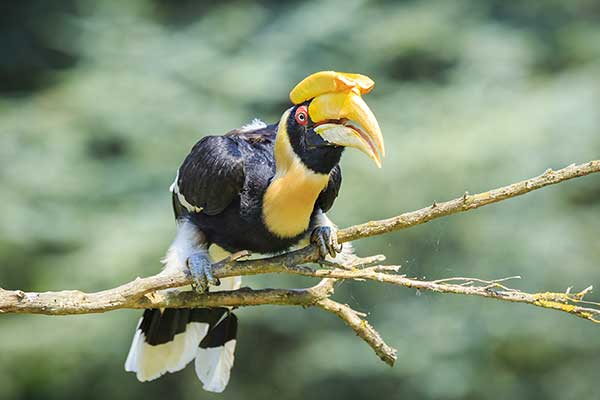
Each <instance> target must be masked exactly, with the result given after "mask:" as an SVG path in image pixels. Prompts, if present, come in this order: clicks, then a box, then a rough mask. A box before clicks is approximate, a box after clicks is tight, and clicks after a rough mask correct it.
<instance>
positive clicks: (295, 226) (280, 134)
mask: <svg viewBox="0 0 600 400" xmlns="http://www.w3.org/2000/svg"><path fill="white" fill-rule="evenodd" d="M289 113H290V111H289V110H288V111H286V112H285V113H284V114H283V116H282V117H281V121H279V127H278V129H277V138H276V139H275V164H276V173H275V176H274V177H273V180H272V181H271V184H270V185H269V187H268V188H267V191H266V192H265V195H264V198H263V221H264V223H265V226H266V227H267V229H268V230H269V231H270V232H271V233H273V234H275V235H277V236H279V237H282V238H289V237H294V236H296V235H299V234H300V233H302V232H304V231H305V230H306V229H307V228H308V225H309V223H310V216H311V214H312V212H313V209H314V206H315V202H316V201H317V197H319V194H320V193H321V191H322V190H323V189H325V187H326V186H327V183H328V182H329V175H327V174H318V173H316V172H313V171H311V170H310V169H308V168H307V167H306V166H305V165H304V164H303V163H302V161H301V160H300V158H299V157H298V156H297V155H296V153H294V151H293V149H292V145H291V144H290V140H289V137H288V135H287V119H288V116H289Z"/></svg>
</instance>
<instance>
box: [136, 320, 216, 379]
mask: <svg viewBox="0 0 600 400" xmlns="http://www.w3.org/2000/svg"><path fill="white" fill-rule="evenodd" d="M207 331H208V324H205V323H201V322H192V323H189V324H188V325H187V327H186V330H185V332H182V333H178V334H177V335H175V337H174V338H173V340H172V341H170V342H168V343H163V344H160V345H157V346H152V345H149V344H148V343H146V342H145V339H146V338H145V336H144V334H143V333H142V331H140V330H139V329H138V330H137V331H136V333H135V336H134V338H133V343H132V344H131V349H130V350H129V355H128V356H127V361H126V362H125V371H128V372H135V373H136V376H137V378H138V380H139V381H141V382H145V381H151V380H153V379H156V378H158V377H160V376H161V375H164V374H165V373H167V372H177V371H179V370H181V369H183V368H184V367H185V366H186V365H187V364H188V363H189V362H190V361H192V360H193V359H194V357H196V354H197V349H198V346H199V345H200V342H201V341H202V339H203V338H204V336H205V335H206V332H207Z"/></svg>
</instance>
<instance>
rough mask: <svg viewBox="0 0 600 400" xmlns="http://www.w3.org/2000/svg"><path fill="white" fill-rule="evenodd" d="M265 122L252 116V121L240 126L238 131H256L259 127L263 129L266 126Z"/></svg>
mask: <svg viewBox="0 0 600 400" xmlns="http://www.w3.org/2000/svg"><path fill="white" fill-rule="evenodd" d="M266 127H267V124H265V123H264V122H263V121H261V120H260V119H258V118H254V119H253V120H252V122H250V123H249V124H246V125H244V126H242V127H241V128H240V129H239V131H240V132H251V131H257V130H259V129H263V128H266Z"/></svg>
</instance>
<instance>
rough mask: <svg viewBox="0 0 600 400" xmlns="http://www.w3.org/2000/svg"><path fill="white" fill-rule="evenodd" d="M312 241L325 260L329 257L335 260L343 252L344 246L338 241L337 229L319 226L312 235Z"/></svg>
mask: <svg viewBox="0 0 600 400" xmlns="http://www.w3.org/2000/svg"><path fill="white" fill-rule="evenodd" d="M310 241H311V243H315V244H316V245H317V247H318V248H319V253H320V255H321V258H323V259H324V258H325V257H326V256H328V255H329V256H331V257H333V258H335V256H336V255H337V254H338V253H341V252H342V245H341V244H338V241H337V229H335V228H334V227H331V226H317V227H316V228H315V229H314V230H313V231H312V234H311V235H310Z"/></svg>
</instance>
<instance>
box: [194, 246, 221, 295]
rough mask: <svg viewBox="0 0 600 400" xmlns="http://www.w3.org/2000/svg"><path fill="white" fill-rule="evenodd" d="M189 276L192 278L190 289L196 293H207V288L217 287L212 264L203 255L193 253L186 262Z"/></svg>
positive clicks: (217, 282) (217, 280)
mask: <svg viewBox="0 0 600 400" xmlns="http://www.w3.org/2000/svg"><path fill="white" fill-rule="evenodd" d="M187 264H188V269H189V271H190V275H191V276H192V288H193V289H194V290H195V291H196V292H198V293H205V292H207V291H208V286H209V285H213V286H219V285H220V284H221V282H220V281H219V278H215V276H214V275H213V271H212V263H211V262H210V259H209V258H208V257H207V256H206V254H205V253H194V254H192V255H191V256H190V258H188V261H187Z"/></svg>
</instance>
